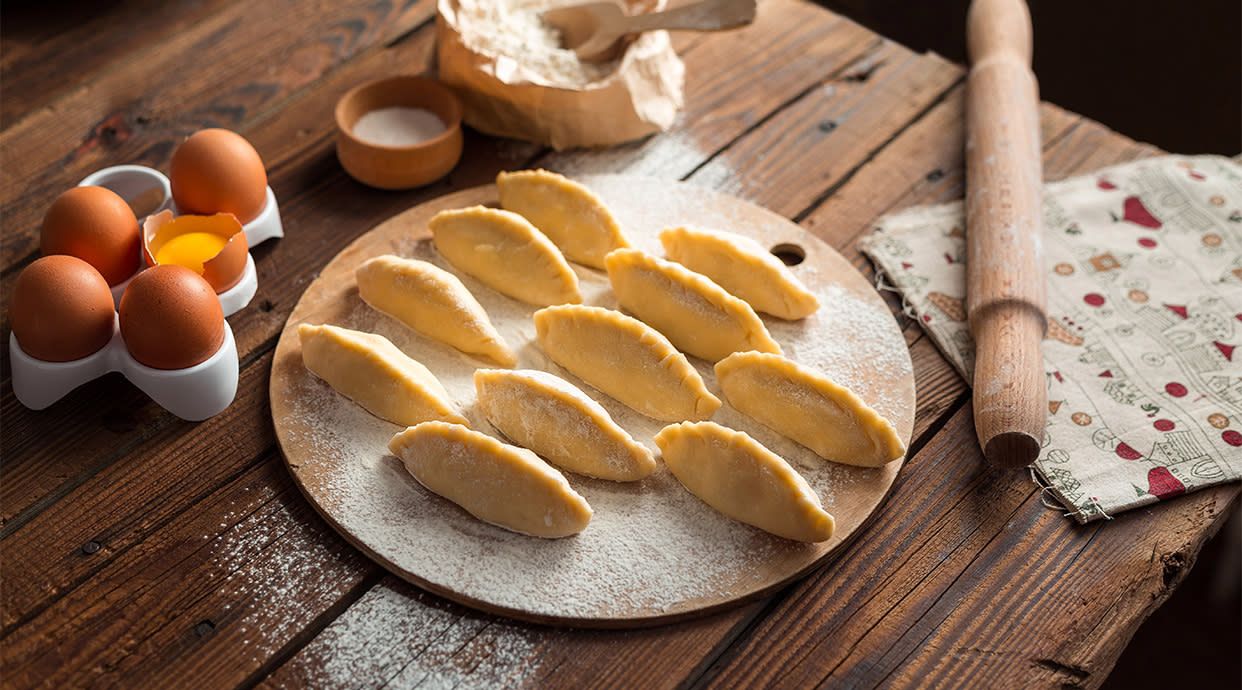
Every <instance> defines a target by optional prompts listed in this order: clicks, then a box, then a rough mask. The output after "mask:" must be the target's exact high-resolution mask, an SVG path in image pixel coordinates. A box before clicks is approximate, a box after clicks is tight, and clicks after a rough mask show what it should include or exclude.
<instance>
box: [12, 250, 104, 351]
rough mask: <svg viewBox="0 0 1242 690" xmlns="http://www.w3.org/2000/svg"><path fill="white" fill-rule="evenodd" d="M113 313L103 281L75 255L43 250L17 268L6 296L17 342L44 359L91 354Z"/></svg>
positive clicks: (96, 349) (100, 344) (95, 349)
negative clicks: (9, 296)
mask: <svg viewBox="0 0 1242 690" xmlns="http://www.w3.org/2000/svg"><path fill="white" fill-rule="evenodd" d="M115 319H116V312H115V311H113V307H112V292H111V291H109V290H108V281H106V280H104V279H103V276H101V275H99V271H96V270H95V268H94V267H93V266H91V265H90V264H88V263H86V262H85V261H83V260H81V259H79V258H77V257H75V256H67V255H63V254H57V255H54V256H45V257H43V258H42V259H38V260H36V261H35V262H34V263H32V264H30V265H29V266H27V267H26V268H24V269H22V272H21V274H20V275H18V276H17V281H16V284H15V285H14V286H13V296H12V299H10V301H9V326H10V327H11V328H12V329H13V335H14V336H16V337H17V343H18V344H19V345H21V347H22V350H23V351H24V352H25V353H26V354H28V355H30V356H31V357H34V358H35V359H41V360H43V361H44V362H72V361H74V360H78V359H82V358H83V357H86V356H88V355H93V354H95V353H96V352H98V351H99V350H101V349H102V348H103V347H104V346H105V345H107V344H108V341H109V340H111V339H112V324H113V322H114V321H115Z"/></svg>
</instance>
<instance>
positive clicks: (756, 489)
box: [655, 422, 834, 542]
mask: <svg viewBox="0 0 1242 690" xmlns="http://www.w3.org/2000/svg"><path fill="white" fill-rule="evenodd" d="M655 442H656V445H657V446H659V447H660V452H661V454H662V455H663V457H664V464H666V465H668V469H669V471H671V472H672V473H673V476H675V477H677V480H678V481H680V482H681V483H682V485H683V486H685V487H686V488H687V489H688V490H689V491H690V493H692V494H694V495H695V496H698V497H699V498H700V499H702V500H703V502H704V503H706V504H707V505H709V506H711V507H713V508H715V509H716V510H719V511H720V512H722V513H724V514H725V515H728V516H729V517H731V518H733V519H734V520H739V521H741V522H745V523H746V524H748V525H754V526H755V527H758V528H759V529H761V530H764V531H767V532H771V533H772V534H775V535H776V536H778V537H785V538H786V539H793V540H796V541H806V542H817V541H825V540H827V539H829V538H831V537H832V530H833V526H834V523H833V520H832V516H831V515H829V514H828V513H827V512H826V511H825V510H824V507H823V505H822V504H820V502H819V496H816V495H815V492H814V491H813V490H811V487H810V486H809V485H808V484H807V483H806V480H805V479H803V478H802V475H800V474H798V472H797V471H796V470H794V468H792V467H790V466H789V463H787V462H785V460H784V459H783V458H781V456H779V455H777V454H776V453H773V452H772V451H770V450H768V449H767V448H765V447H763V444H761V443H759V442H758V441H756V440H755V439H753V438H751V437H750V436H749V435H748V434H746V433H744V432H741V431H734V430H733V429H730V428H728V427H723V426H720V425H719V424H716V423H715V422H696V423H691V422H683V423H681V424H670V425H669V426H666V427H664V429H662V430H661V431H660V433H658V434H656V437H655Z"/></svg>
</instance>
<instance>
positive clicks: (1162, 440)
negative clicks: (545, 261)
mask: <svg viewBox="0 0 1242 690" xmlns="http://www.w3.org/2000/svg"><path fill="white" fill-rule="evenodd" d="M1043 211H1044V230H1043V232H1044V260H1045V263H1046V264H1047V266H1048V337H1047V339H1046V340H1045V341H1044V348H1043V350H1044V369H1045V372H1046V375H1047V382H1048V401H1049V402H1048V427H1047V433H1046V434H1045V437H1044V443H1043V450H1042V451H1041V453H1040V456H1039V460H1038V461H1037V462H1036V463H1035V469H1036V470H1037V471H1038V473H1039V474H1040V475H1041V477H1042V479H1043V480H1044V484H1045V486H1046V491H1048V492H1050V493H1051V494H1052V495H1053V496H1055V497H1056V499H1057V500H1058V501H1060V502H1061V503H1062V504H1063V505H1064V506H1066V508H1068V510H1069V515H1072V516H1073V517H1074V518H1075V519H1077V520H1078V521H1080V522H1090V521H1092V520H1097V519H1100V518H1106V517H1109V516H1111V515H1114V514H1116V513H1119V512H1121V511H1124V510H1129V509H1131V508H1137V507H1139V506H1143V505H1147V504H1150V503H1154V502H1156V501H1160V500H1167V499H1170V498H1173V497H1175V496H1180V495H1182V494H1184V493H1186V492H1189V491H1195V490H1197V489H1201V488H1204V487H1207V486H1212V485H1214V484H1220V483H1223V482H1229V481H1235V480H1237V479H1238V478H1239V477H1242V166H1239V165H1238V164H1236V163H1234V162H1233V161H1230V160H1229V159H1226V158H1218V157H1209V156H1204V157H1190V158H1187V157H1164V158H1156V159H1149V160H1144V161H1139V162H1136V163H1129V164H1126V165H1121V166H1117V167H1114V168H1108V169H1106V170H1103V171H1101V172H1098V173H1095V174H1093V175H1089V176H1085V177H1078V178H1074V179H1070V180H1066V181H1063V182H1057V183H1053V184H1049V185H1047V186H1046V188H1045V193H1044V208H1043ZM964 229H965V222H964V212H963V207H962V204H961V202H957V203H952V204H946V205H943V206H936V207H925V208H917V209H912V210H908V211H905V212H902V213H899V214H896V215H891V216H888V217H885V218H883V219H882V220H881V221H880V223H879V227H878V228H877V230H876V232H875V233H873V234H872V235H870V236H869V237H867V238H866V239H865V240H864V241H863V251H864V252H866V253H867V255H868V256H870V257H871V259H872V260H873V261H874V262H875V263H876V265H877V266H878V267H879V269H880V270H881V271H882V272H883V274H884V275H885V276H886V278H887V280H888V281H890V282H891V283H892V284H893V285H894V286H895V287H896V288H897V289H898V290H899V291H900V292H901V293H902V296H903V300H904V301H905V303H906V305H907V307H908V313H911V316H912V317H913V318H916V319H918V321H919V322H920V323H921V324H922V326H923V328H924V329H925V330H926V331H927V333H928V335H930V336H931V337H932V339H933V340H934V341H935V342H936V344H937V345H938V346H939V347H940V349H941V351H943V352H944V354H945V356H946V357H948V359H949V361H950V362H952V363H953V365H954V366H955V367H957V370H958V371H959V372H960V373H961V374H962V375H963V376H965V377H966V380H967V381H970V380H971V371H972V367H973V365H974V343H973V342H972V340H971V337H970V332H969V329H968V327H967V324H966V310H965V303H964V300H963V297H964V295H965V293H966V267H965V260H966V243H965V232H964Z"/></svg>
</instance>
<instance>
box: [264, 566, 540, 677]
mask: <svg viewBox="0 0 1242 690" xmlns="http://www.w3.org/2000/svg"><path fill="white" fill-rule="evenodd" d="M411 590H412V588H411V587H409V586H408V585H404V584H396V585H393V584H390V583H388V582H384V583H381V584H380V585H379V586H377V587H375V588H373V589H372V590H371V591H369V592H367V594H366V595H365V596H363V597H362V599H360V600H358V602H357V603H356V604H354V605H353V606H351V607H350V608H349V609H348V610H347V611H345V613H343V614H341V617H340V618H338V619H336V620H335V621H333V622H332V624H331V625H330V626H328V627H327V628H326V629H325V630H324V631H323V632H322V633H320V634H319V635H318V636H317V637H316V638H315V639H314V640H313V641H312V642H311V643H310V644H309V645H307V646H306V647H305V648H304V649H303V650H302V651H301V652H299V653H298V657H297V658H296V659H295V660H294V663H293V664H291V665H290V666H289V668H290V669H291V670H292V672H293V673H294V674H295V677H293V678H290V677H283V678H281V679H280V682H277V683H272V684H273V685H275V686H277V687H294V686H296V687H311V688H339V687H381V686H383V687H385V688H392V689H394V690H396V689H398V688H414V687H418V688H422V689H424V690H425V689H429V688H454V687H470V688H499V687H517V686H519V685H522V684H523V681H524V680H526V679H527V678H528V677H530V676H531V675H532V674H533V673H534V672H535V671H536V670H537V669H538V663H539V658H538V655H537V654H536V653H535V652H536V651H537V646H536V643H535V637H536V635H537V633H536V632H534V631H531V630H529V629H527V628H524V627H519V626H516V625H510V624H508V623H503V622H496V621H494V620H492V619H490V618H485V617H482V616H476V615H473V614H464V615H463V614H462V613H461V612H460V610H459V609H447V608H444V607H441V606H437V605H436V602H434V601H429V600H427V598H426V596H425V595H423V594H422V593H420V592H418V591H416V590H414V591H411Z"/></svg>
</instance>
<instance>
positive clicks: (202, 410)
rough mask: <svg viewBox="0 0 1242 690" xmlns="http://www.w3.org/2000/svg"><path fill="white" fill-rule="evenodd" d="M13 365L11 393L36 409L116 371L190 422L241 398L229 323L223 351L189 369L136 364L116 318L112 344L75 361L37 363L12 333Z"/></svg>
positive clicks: (37, 360)
mask: <svg viewBox="0 0 1242 690" xmlns="http://www.w3.org/2000/svg"><path fill="white" fill-rule="evenodd" d="M9 364H10V365H11V366H12V369H13V394H14V395H15V396H16V397H17V401H18V402H20V403H21V404H23V405H25V406H26V407H29V408H30V409H32V410H42V409H43V408H45V407H48V406H49V405H51V404H52V403H54V402H56V401H57V400H60V399H61V398H63V397H65V395H67V394H68V393H69V391H71V390H73V389H74V388H77V387H78V386H80V385H82V384H84V383H86V382H88V381H93V380H94V379H97V378H99V377H100V376H103V375H104V374H107V373H110V372H113V371H118V372H120V373H121V375H123V376H124V377H125V378H127V379H129V380H130V382H131V383H133V384H134V385H135V386H137V387H138V388H139V389H140V390H142V392H143V393H146V394H147V395H148V396H149V397H150V398H151V399H152V400H154V401H155V402H156V403H158V404H159V405H160V407H163V408H164V409H166V410H168V411H169V412H171V413H173V414H175V415H177V416H178V417H180V418H182V419H185V420H188V421H191V422H197V421H201V420H204V419H207V418H208V417H213V416H215V415H217V414H219V413H221V412H223V411H224V409H225V408H226V407H228V406H229V405H230V404H231V403H232V402H233V397H234V396H236V395H237V374H238V364H237V343H236V341H234V340H233V329H231V328H229V324H228V322H227V321H226V322H225V323H224V342H223V343H222V344H221V345H220V349H219V350H216V353H215V354H214V355H212V356H211V357H208V358H207V359H206V360H205V361H202V362H199V363H198V364H195V365H194V366H192V367H187V368H185V369H153V368H151V367H149V366H147V365H145V364H143V363H141V362H139V361H138V360H136V359H134V357H133V355H131V354H129V350H127V349H126V348H125V341H124V340H122V339H121V327H120V321H119V319H117V318H115V317H114V318H113V321H112V339H111V340H109V341H108V344H107V345H104V346H103V347H102V348H100V350H99V351H98V352H96V353H94V354H91V355H87V356H86V357H83V358H82V359H75V360H74V361H72V362H45V361H43V360H41V359H35V358H34V357H31V356H30V355H28V354H26V352H25V351H24V350H22V347H21V345H19V344H18V343H17V336H15V335H13V334H12V333H9Z"/></svg>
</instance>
